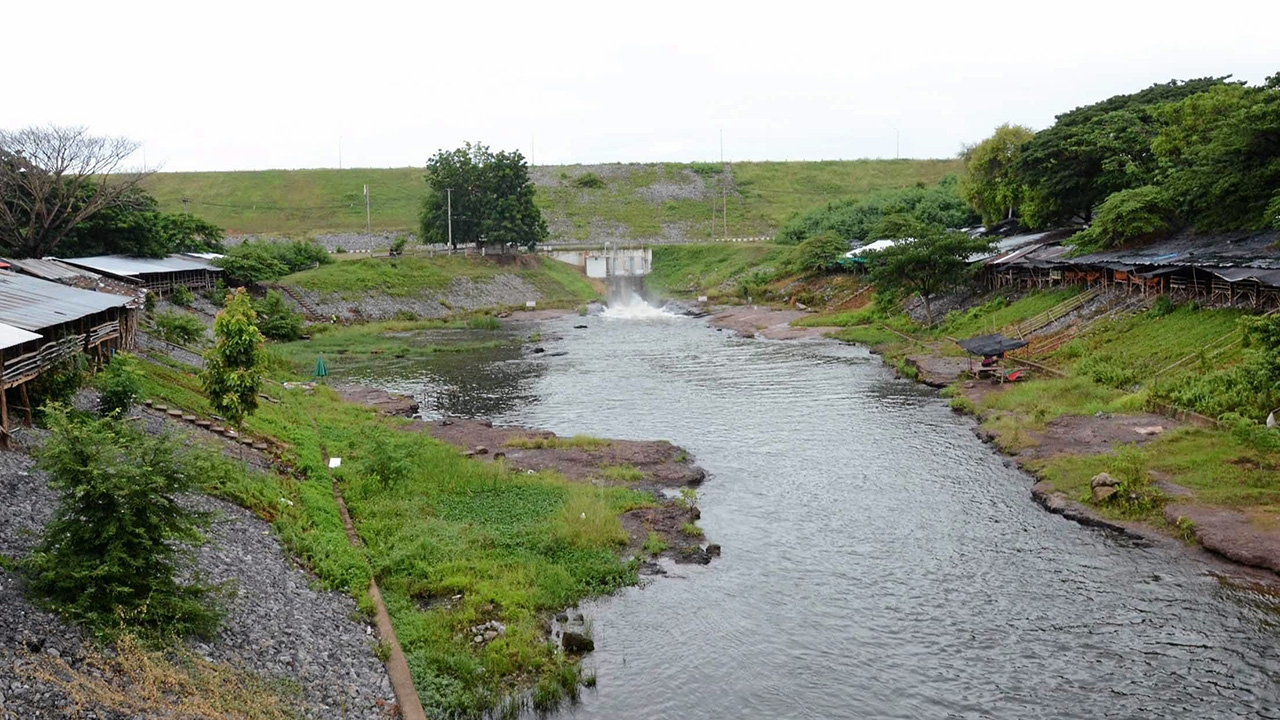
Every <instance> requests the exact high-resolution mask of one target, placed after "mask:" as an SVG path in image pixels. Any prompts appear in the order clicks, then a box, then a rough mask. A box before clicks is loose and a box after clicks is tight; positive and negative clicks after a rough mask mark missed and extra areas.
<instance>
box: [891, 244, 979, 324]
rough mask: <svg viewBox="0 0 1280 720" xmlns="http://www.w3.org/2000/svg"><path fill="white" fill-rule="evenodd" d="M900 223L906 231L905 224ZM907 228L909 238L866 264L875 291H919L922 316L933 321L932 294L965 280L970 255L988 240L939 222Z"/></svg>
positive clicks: (977, 251) (916, 292) (933, 295)
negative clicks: (945, 226) (949, 227)
mask: <svg viewBox="0 0 1280 720" xmlns="http://www.w3.org/2000/svg"><path fill="white" fill-rule="evenodd" d="M899 227H900V229H902V230H904V231H906V230H907V228H908V225H906V224H901V225H900V226H899ZM909 232H910V233H911V236H910V237H909V238H908V239H906V240H904V241H902V242H899V243H898V244H897V245H894V246H893V247H891V248H886V249H884V250H881V251H879V252H875V253H872V254H871V255H870V257H869V258H868V260H867V264H868V267H869V268H870V271H871V281H872V282H873V283H874V284H875V286H876V291H877V292H881V293H885V294H897V293H908V294H914V295H918V296H919V297H920V300H921V301H922V302H923V303H924V314H925V318H926V319H927V320H928V323H929V324H930V325H932V324H933V306H932V300H933V298H934V297H935V296H937V295H938V294H939V293H942V292H945V291H946V290H947V289H949V288H951V287H954V286H956V285H958V284H960V283H961V282H963V281H964V280H966V279H967V278H968V275H969V268H970V263H969V258H970V257H972V256H973V255H975V254H977V253H981V252H984V251H987V250H989V249H990V247H991V240H989V239H987V238H976V237H971V236H970V235H969V234H968V233H964V232H957V231H954V230H947V229H946V228H944V227H942V226H939V225H934V226H926V225H919V224H917V225H915V226H912V227H910V229H909Z"/></svg>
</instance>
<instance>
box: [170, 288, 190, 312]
mask: <svg viewBox="0 0 1280 720" xmlns="http://www.w3.org/2000/svg"><path fill="white" fill-rule="evenodd" d="M195 301H196V296H195V293H193V292H191V288H189V287H187V286H186V285H174V286H173V290H171V291H170V292H169V302H171V303H173V304H174V305H177V306H179V307H191V303H193V302H195Z"/></svg>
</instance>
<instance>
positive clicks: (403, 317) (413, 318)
mask: <svg viewBox="0 0 1280 720" xmlns="http://www.w3.org/2000/svg"><path fill="white" fill-rule="evenodd" d="M391 319H392V320H398V321H400V322H417V320H418V313H416V312H414V311H412V310H397V311H395V313H394V314H393V315H392V316H391Z"/></svg>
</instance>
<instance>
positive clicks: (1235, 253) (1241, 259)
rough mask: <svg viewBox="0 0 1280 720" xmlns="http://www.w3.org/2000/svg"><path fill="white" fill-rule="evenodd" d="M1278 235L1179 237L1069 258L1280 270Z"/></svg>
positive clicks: (1082, 262)
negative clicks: (1277, 245)
mask: <svg viewBox="0 0 1280 720" xmlns="http://www.w3.org/2000/svg"><path fill="white" fill-rule="evenodd" d="M1277 240H1280V233H1276V232H1275V231H1264V232H1234V233H1220V234H1215V235H1196V234H1193V233H1189V232H1186V233H1179V234H1177V235H1174V236H1173V237H1171V238H1169V239H1168V240H1162V241H1160V242H1155V243H1151V244H1150V245H1144V246H1142V247H1135V248H1118V249H1116V250H1107V251H1104V252H1097V253H1090V254H1088V255H1081V256H1080V257H1077V258H1073V259H1072V260H1073V262H1075V263H1077V264H1080V265H1102V264H1105V263H1120V264H1123V265H1133V266H1139V265H1184V266H1185V265H1195V266H1199V267H1252V268H1266V269H1272V270H1275V269H1280V248H1278V247H1276V242H1277Z"/></svg>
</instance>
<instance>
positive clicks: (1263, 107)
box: [1152, 74, 1280, 230]
mask: <svg viewBox="0 0 1280 720" xmlns="http://www.w3.org/2000/svg"><path fill="white" fill-rule="evenodd" d="M1158 117H1159V119H1160V121H1161V123H1162V125H1161V130H1160V133H1159V135H1158V136H1157V137H1156V138H1155V140H1154V141H1153V142H1152V148H1153V150H1154V151H1155V154H1156V157H1157V158H1158V160H1159V162H1160V168H1161V182H1162V185H1163V186H1164V188H1165V190H1166V193H1167V195H1168V196H1169V197H1171V198H1174V199H1175V200H1176V205H1177V207H1176V210H1177V212H1178V214H1179V216H1180V217H1181V218H1182V219H1184V220H1185V221H1186V222H1189V223H1191V224H1192V225H1194V226H1195V227H1196V228H1197V229H1200V230H1232V229H1251V228H1256V227H1267V226H1272V227H1280V225H1277V224H1276V215H1277V213H1278V212H1280V204H1278V203H1277V201H1278V200H1280V74H1277V75H1275V76H1272V77H1271V78H1270V79H1269V80H1268V83H1267V85H1265V86H1263V87H1244V86H1241V85H1235V84H1231V85H1223V86H1219V87H1215V88H1212V89H1210V90H1209V91H1207V92H1204V93H1200V94H1199V95H1193V96H1191V97H1188V98H1185V99H1183V100H1181V101H1179V102H1177V103H1171V104H1169V105H1167V106H1165V107H1163V108H1161V109H1160V111H1159V112H1158Z"/></svg>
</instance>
